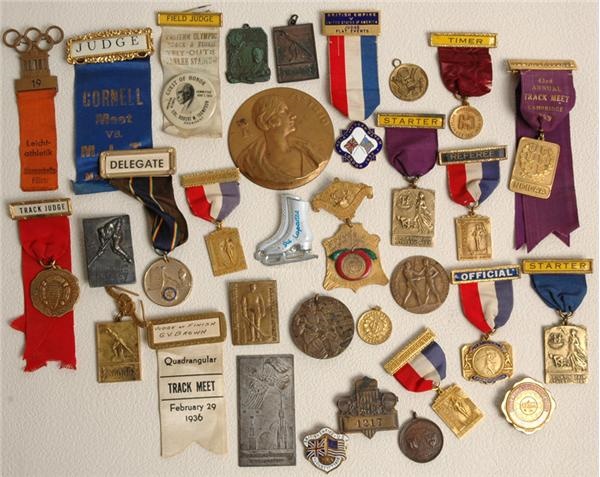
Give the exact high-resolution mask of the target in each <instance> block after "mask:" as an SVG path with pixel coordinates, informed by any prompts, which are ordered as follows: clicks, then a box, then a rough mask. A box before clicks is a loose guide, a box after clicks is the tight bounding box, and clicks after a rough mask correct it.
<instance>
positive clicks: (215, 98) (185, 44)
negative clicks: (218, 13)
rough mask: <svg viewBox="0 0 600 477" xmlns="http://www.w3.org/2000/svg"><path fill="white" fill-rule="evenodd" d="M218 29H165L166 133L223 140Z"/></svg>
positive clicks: (163, 99)
mask: <svg viewBox="0 0 600 477" xmlns="http://www.w3.org/2000/svg"><path fill="white" fill-rule="evenodd" d="M219 34H220V28H218V27H197V26H163V27H162V36H161V38H160V61H161V64H162V67H163V83H164V84H163V89H162V93H161V107H162V111H163V118H164V120H163V131H165V132H166V133H167V134H171V135H173V136H179V137H190V136H208V137H221V135H222V131H221V130H222V127H221V107H220V100H219V97H220V94H221V86H220V81H219Z"/></svg>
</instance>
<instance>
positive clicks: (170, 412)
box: [156, 343, 227, 457]
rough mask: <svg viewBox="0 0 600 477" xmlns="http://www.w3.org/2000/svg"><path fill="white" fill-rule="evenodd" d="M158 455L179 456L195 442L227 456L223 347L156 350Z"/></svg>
mask: <svg viewBox="0 0 600 477" xmlns="http://www.w3.org/2000/svg"><path fill="white" fill-rule="evenodd" d="M156 354H157V357H158V389H159V400H160V427H161V447H162V451H161V455H162V456H163V457H171V456H173V455H176V454H179V453H180V452H182V451H183V450H184V449H185V448H186V447H188V446H189V445H190V444H191V443H192V442H197V443H198V444H199V445H201V446H202V447H204V448H205V449H207V450H209V451H211V452H214V453H215V454H225V453H227V424H226V418H225V398H224V397H223V396H224V391H225V390H224V383H223V344H222V343H213V344H206V345H196V346H185V347H181V348H169V349H163V350H158V351H157V352H156Z"/></svg>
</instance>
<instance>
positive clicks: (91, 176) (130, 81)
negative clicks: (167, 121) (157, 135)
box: [73, 58, 152, 194]
mask: <svg viewBox="0 0 600 477" xmlns="http://www.w3.org/2000/svg"><path fill="white" fill-rule="evenodd" d="M150 93H151V90H150V59H149V58H143V59H137V60H130V61H117V62H114V63H91V64H83V65H76V66H75V137H76V139H75V148H76V150H75V165H76V167H77V179H76V181H75V182H74V183H73V189H74V191H75V193H76V194H92V193H95V192H106V191H111V190H115V189H114V187H113V186H111V185H110V184H109V183H108V182H107V181H105V180H104V179H102V178H101V177H100V174H99V170H98V158H99V157H100V153H101V152H102V151H107V150H111V149H117V150H119V149H138V148H150V147H152V99H151V95H150Z"/></svg>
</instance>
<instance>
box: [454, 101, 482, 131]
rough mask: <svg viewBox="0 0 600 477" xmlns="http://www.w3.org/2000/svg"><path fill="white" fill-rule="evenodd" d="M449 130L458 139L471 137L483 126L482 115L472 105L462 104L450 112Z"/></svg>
mask: <svg viewBox="0 0 600 477" xmlns="http://www.w3.org/2000/svg"><path fill="white" fill-rule="evenodd" d="M448 124H449V126H450V131H452V133H453V134H454V135H455V136H456V137H459V138H460V139H472V138H474V137H475V136H477V135H478V134H479V133H480V132H481V129H482V128H483V116H482V115H481V113H480V112H479V111H477V110H476V109H475V108H474V107H473V106H470V105H469V104H463V105H462V106H459V107H458V108H456V109H455V110H454V111H452V113H451V114H450V119H449V121H448Z"/></svg>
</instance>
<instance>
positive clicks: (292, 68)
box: [273, 16, 319, 83]
mask: <svg viewBox="0 0 600 477" xmlns="http://www.w3.org/2000/svg"><path fill="white" fill-rule="evenodd" d="M295 21H296V16H293V17H292V18H291V19H290V23H289V24H288V25H287V26H282V27H275V28H273V45H274V48H275V66H276V72H277V82H278V83H288V82H290V81H304V80H310V79H316V78H318V77H319V65H318V63H317V52H316V48H315V34H314V31H313V26H312V23H303V24H301V25H296V24H295ZM292 22H294V23H292Z"/></svg>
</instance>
